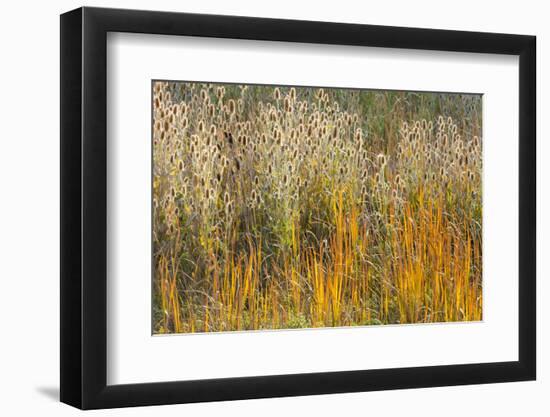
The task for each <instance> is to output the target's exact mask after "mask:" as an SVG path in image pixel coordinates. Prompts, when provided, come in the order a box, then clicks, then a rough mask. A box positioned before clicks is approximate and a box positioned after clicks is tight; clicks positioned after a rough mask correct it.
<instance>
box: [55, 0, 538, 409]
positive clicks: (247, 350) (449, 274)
mask: <svg viewBox="0 0 550 417" xmlns="http://www.w3.org/2000/svg"><path fill="white" fill-rule="evenodd" d="M535 66H536V65H535V37H532V36H524V35H508V34H490V33H474V32H458V31H446V30H431V29H414V28H398V27H383V26H370V25H355V24H341V23H326V22H310V21H291V20H274V19H264V18H251V17H234V16H214V15H197V14H183V13H167V12H150V11H134V10H115V9H98V8H87V7H85V8H80V9H77V10H74V11H71V12H68V13H66V14H63V15H62V16H61V401H63V402H65V403H67V404H70V405H73V406H75V407H79V408H82V409H93V408H111V407H124V406H139V405H155V404H173V403H187V402H200V401H218V400H236V399H247V398H262V397H277V396H297V395H312V394H326V393H342V392H353V391H371V390H387V389H400V388H420V387H434V386H445V385H461V384H480V383H495V382H506V381H523V380H532V379H535V375H536V351H535V345H536V340H535V338H536V331H535V328H536V317H535V298H536V297H535V291H536V288H535V272H536V268H535V252H536V251H535V248H536V195H535V194H536V193H535V171H536V167H535V161H536V158H535V152H536V147H535V103H536V99H535V78H536V77H535Z"/></svg>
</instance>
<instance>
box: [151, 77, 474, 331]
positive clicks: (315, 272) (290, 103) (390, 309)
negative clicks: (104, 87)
mask: <svg viewBox="0 0 550 417" xmlns="http://www.w3.org/2000/svg"><path fill="white" fill-rule="evenodd" d="M231 94H232V96H231V97H226V96H227V95H231ZM371 94H372V93H371ZM379 94H382V96H383V97H384V98H385V99H386V100H389V99H388V95H387V94H389V93H379ZM384 94H386V95H384ZM338 97H340V99H341V100H342V101H341V102H338V101H337V98H338ZM369 97H370V96H364V95H361V94H359V95H357V94H355V93H349V92H348V93H343V92H341V91H339V90H335V91H329V92H326V91H324V90H322V89H321V90H312V89H298V90H296V89H294V88H291V89H288V88H286V89H280V88H272V87H250V88H249V87H246V86H241V87H240V88H238V87H229V86H228V87H227V88H226V87H225V86H213V85H204V84H189V83H164V82H158V83H155V84H154V98H153V100H154V130H153V141H154V183H153V201H154V224H153V235H154V266H155V274H154V288H155V293H154V300H153V307H154V331H155V332H156V333H174V332H175V333H179V332H216V331H229V330H251V329H279V328H305V327H325V326H352V325H368V324H395V323H427V322H449V321H471V320H480V319H481V317H482V316H481V315H482V291H481V287H482V286H481V278H482V271H481V265H482V262H481V259H482V251H481V143H480V140H479V130H480V126H479V123H480V122H479V120H480V117H479V115H478V114H477V113H475V111H474V110H475V107H474V104H475V102H474V104H472V103H470V102H468V103H466V104H463V103H462V102H459V103H458V105H457V103H456V100H455V101H452V104H453V105H454V107H452V108H449V109H450V112H452V113H454V114H455V118H456V117H457V115H459V116H460V117H462V121H461V123H459V124H460V125H461V130H460V131H459V127H458V125H457V124H455V122H454V121H453V119H451V118H447V117H441V116H438V115H436V114H432V116H433V120H429V121H426V120H419V121H416V122H415V121H410V120H402V119H401V118H402V117H403V114H404V113H406V112H405V111H404V109H403V108H399V109H396V105H395V103H393V104H392V106H393V107H392V110H388V109H387V108H386V109H384V108H380V105H379V104H372V103H371V102H370V101H368V100H367V99H368V98H369ZM403 97H405V98H406V97H407V96H403ZM398 99H399V100H403V99H402V98H400V97H398ZM438 100H439V101H437V100H435V101H437V103H438V106H440V107H445V106H444V105H442V104H441V102H442V101H444V100H448V98H446V97H444V98H442V99H438ZM457 100H458V99H457ZM460 100H463V98H461V99H460ZM362 102H363V107H362V105H361V103H362ZM346 103H353V104H352V105H350V108H346V109H344V108H343V105H344V104H346ZM384 103H385V102H384ZM461 103H462V104H461ZM444 104H445V103H444ZM365 106H367V107H368V108H369V109H371V110H370V111H371V112H373V115H369V117H371V116H372V117H373V118H374V117H375V116H376V115H377V114H380V113H383V112H384V111H385V112H386V113H387V116H388V118H389V116H391V117H392V122H391V123H390V122H387V123H388V128H387V129H386V128H384V130H383V131H382V132H385V133H384V134H388V132H390V133H389V134H390V135H391V138H386V139H383V138H381V137H380V136H379V135H378V134H377V133H376V127H372V126H371V125H369V121H368V120H365V119H367V118H366V117H365V115H364V114H363V113H362V112H361V109H364V108H365ZM416 107H417V109H416V110H417V111H416V113H415V114H420V112H421V111H422V112H427V111H428V110H426V105H422V106H416ZM447 107H448V106H447ZM457 109H458V110H457ZM430 111H431V110H430Z"/></svg>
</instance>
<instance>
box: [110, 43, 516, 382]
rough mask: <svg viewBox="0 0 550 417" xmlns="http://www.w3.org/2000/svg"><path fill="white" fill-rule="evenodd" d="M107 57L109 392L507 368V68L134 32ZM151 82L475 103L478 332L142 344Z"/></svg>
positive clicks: (205, 338) (512, 186)
mask: <svg viewBox="0 0 550 417" xmlns="http://www.w3.org/2000/svg"><path fill="white" fill-rule="evenodd" d="M107 54H108V55H107V62H108V64H107V68H108V70H107V83H108V84H107V91H108V93H107V94H108V100H107V105H108V111H107V113H108V117H107V119H108V121H107V123H108V128H107V135H108V138H107V143H108V145H107V146H108V164H107V165H108V168H107V171H108V173H107V176H108V178H109V181H108V194H107V201H108V210H107V219H108V223H109V227H108V239H107V241H108V242H109V247H108V251H107V253H108V255H107V259H108V262H107V264H108V267H107V270H108V277H107V280H108V287H107V288H108V291H107V294H108V306H109V308H108V323H109V330H108V337H107V343H108V355H107V359H108V367H107V369H108V373H107V383H108V384H129V383H140V382H145V381H150V382H161V381H170V380H191V379H201V378H204V379H208V378H227V377H238V376H254V375H275V374H291V373H302V372H328V371H343V370H356V369H378V368H400V367H408V366H429V365H446V364H464V363H483V362H500V361H502V362H504V361H515V360H517V359H518V350H517V345H518V342H517V331H518V327H517V293H518V289H517V288H518V274H517V270H518V261H517V260H518V245H517V241H518V236H517V230H518V226H517V223H518V209H517V208H518V195H517V193H518V188H517V184H518V158H517V155H518V135H517V132H518V108H517V102H518V78H519V73H518V58H517V57H513V56H495V55H482V54H463V53H460V54H459V53H449V52H426V51H404V50H398V49H391V50H390V49H381V48H364V47H342V46H324V45H307V44H289V43H282V42H269V43H266V42H261V41H243V40H227V39H226V40H220V39H216V40H214V39H196V38H189V37H170V36H150V35H149V36H145V35H136V34H111V35H109V37H108V40H107ZM235 57H238V59H239V65H233V66H226V67H225V68H223V70H220V68H219V66H218V65H217V63H218V62H231V60H232V59H235ZM403 68H406V71H403ZM151 79H187V80H208V81H225V82H228V81H231V82H243V81H246V82H252V83H276V84H282V85H292V84H295V85H304V84H306V85H307V84H309V85H316V86H337V87H346V86H347V87H350V86H352V87H363V88H365V87H368V88H377V89H388V88H393V89H404V90H416V91H418V90H423V91H454V92H477V93H483V141H482V142H483V152H484V157H483V188H484V192H483V242H484V243H483V301H484V306H483V322H478V323H464V322H462V323H460V322H459V323H440V324H436V325H432V324H430V325H422V324H420V325H410V326H368V327H363V328H359V327H352V328H349V327H348V328H340V329H310V330H290V331H289V330H287V331H283V330H279V331H276V332H274V331H256V332H250V331H248V332H243V333H235V332H229V333H221V334H220V333H218V334H204V333H203V334H193V335H189V334H187V335H171V336H163V337H160V336H157V337H151V329H150V323H151V315H150V313H151V309H149V308H144V306H149V305H150V302H151V301H150V300H151V292H150V289H151V256H150V254H151V239H150V233H151V223H150V219H151V207H150V200H151V188H150V183H151V178H150V173H151V137H150V135H151V119H150V115H151ZM502 230H509V234H508V235H507V236H506V238H505V239H503V238H502V237H501V233H502ZM220 346H223V354H220ZM334 352H338V353H337V354H334ZM193 358H208V366H205V365H204V363H203V361H202V360H193ZM228 358H231V360H228ZM266 358H269V360H266Z"/></svg>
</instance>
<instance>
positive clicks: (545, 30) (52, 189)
mask: <svg viewBox="0 0 550 417" xmlns="http://www.w3.org/2000/svg"><path fill="white" fill-rule="evenodd" d="M264 3H265V4H264ZM87 4H88V5H98V6H110V7H127V8H132V7H133V8H142V9H148V8H149V9H150V8H155V9H164V10H174V11H190V12H203V13H221V14H241V15H251V16H254V15H255V16H269V17H286V18H296V19H313V20H327V21H342V22H355V23H372V24H385V25H398V26H419V27H434V28H444V29H464V30H482V31H495V32H511V33H525V34H535V35H537V36H538V74H539V78H538V88H537V92H538V120H539V129H538V138H539V149H538V161H539V168H538V169H539V180H538V192H539V199H538V211H539V219H538V220H539V221H538V229H539V241H538V245H539V247H538V257H539V265H538V276H539V284H538V294H539V296H538V300H539V303H538V313H539V314H538V316H539V322H538V323H539V325H538V331H539V333H538V335H539V338H538V340H539V343H538V348H539V366H538V375H539V376H538V381H537V382H527V383H508V384H498V385H484V386H467V387H451V388H435V389H423V390H404V391H388V392H377V393H358V394H344V395H326V396H315V397H303V398H290V399H289V398H287V399H271V400H254V401H238V402H232V403H211V404H197V405H180V406H169V407H155V408H151V407H148V408H141V409H126V410H115V411H113V410H111V411H100V412H96V413H94V415H119V414H120V415H128V416H134V415H138V416H148V415H155V416H157V415H181V414H184V413H187V414H188V415H193V416H198V415H229V416H232V415H235V416H237V415H239V416H244V415H284V414H290V415H298V414H299V413H308V414H316V415H327V416H329V415H335V414H339V415H342V414H345V415H348V414H349V415H355V414H360V415H365V414H371V413H372V414H381V413H387V415H400V414H401V415H404V414H406V415H408V416H414V415H422V416H432V415H433V416H440V415H442V414H444V415H446V416H463V415H471V416H477V415H500V416H502V415H505V416H506V415H510V416H512V415H520V414H525V415H534V416H543V415H548V412H549V409H550V405H549V401H548V396H547V393H548V392H549V390H550V382H549V378H550V365H549V361H548V359H547V357H548V354H547V352H548V351H549V343H550V326H549V325H548V323H547V321H548V320H549V319H550V307H549V303H543V301H544V298H543V296H544V294H547V293H548V292H549V290H550V285H549V284H548V281H547V279H546V278H547V277H548V275H549V274H550V267H549V264H548V262H547V261H546V260H545V258H546V257H547V256H548V250H549V249H550V246H549V244H550V242H549V240H548V239H549V238H550V220H548V217H546V216H542V215H541V214H540V213H544V212H548V211H550V201H549V197H550V194H549V193H550V191H549V190H548V187H547V186H546V184H547V183H548V180H549V179H550V167H549V166H548V164H547V165H546V166H542V161H547V160H548V157H550V149H549V147H548V144H547V143H543V141H542V138H543V137H544V136H548V134H549V130H548V127H547V125H546V126H545V125H543V123H542V122H543V120H542V115H543V114H545V113H547V111H548V110H547V109H548V105H547V104H548V98H549V97H550V90H549V87H548V83H547V82H545V81H544V80H541V78H542V77H540V75H542V74H543V71H544V70H546V72H548V70H547V67H548V59H549V57H550V50H549V48H548V41H549V39H550V27H548V25H547V21H546V16H547V15H548V11H546V10H543V7H544V2H540V1H529V0H525V1H522V2H511V3H509V4H508V3H506V2H502V1H500V2H494V3H487V4H486V3H481V2H478V1H469V0H464V1H460V2H453V3H448V4H446V5H444V6H443V5H441V2H439V1H414V2H410V1H401V2H398V1H387V2H377V3H376V4H369V3H367V2H362V3H359V2H351V1H344V0H340V1H338V2H320V1H315V2H312V3H307V2H305V1H304V2H297V1H296V0H294V1H292V0H290V1H283V0H280V1H277V2H269V3H267V2H257V1H239V0H232V1H231V2H224V1H221V0H220V1H208V0H202V1H200V2H192V3H191V2H189V3H185V4H183V3H182V2H181V1H180V2H178V1H162V0H159V1H155V2H146V1H137V0H134V1H119V2H113V1H111V2H109V1H103V2H96V1H89V2H88V3H87ZM80 5H81V4H80V3H77V2H73V1H58V2H57V3H56V4H47V3H46V2H44V4H43V3H42V2H20V3H19V4H16V3H15V2H12V3H9V4H7V5H4V8H3V10H2V22H1V23H2V24H1V25H0V28H1V29H0V30H1V31H2V33H1V35H2V36H1V37H0V39H1V41H0V42H1V45H2V65H1V66H0V71H1V74H2V80H3V81H4V85H3V86H2V87H3V88H2V89H1V90H0V92H1V95H2V99H1V100H0V106H1V109H0V115H1V116H0V121H1V122H2V128H3V129H2V145H3V146H2V151H1V153H0V158H1V159H0V181H1V185H2V197H3V198H2V204H1V205H0V211H1V213H0V231H1V245H2V247H1V248H0V249H1V251H0V253H2V258H1V260H2V262H1V263H0V268H1V269H0V277H1V279H2V282H3V284H4V285H3V287H2V290H3V291H2V301H1V302H0V317H1V319H0V320H2V321H1V324H2V329H3V337H2V342H1V343H0V371H1V375H2V376H1V378H0V381H1V382H0V392H1V393H2V394H1V395H2V401H1V403H0V410H1V411H2V413H3V414H5V415H28V414H30V415H32V414H38V413H40V415H61V416H63V415H75V414H76V413H77V411H75V410H74V409H71V408H70V407H68V406H65V405H61V404H58V403H57V395H58V377H59V372H58V367H59V361H58V349H59V343H58V338H59V325H58V311H59V296H58V293H59V290H58V276H59V249H58V246H59V232H58V230H59V221H58V213H59V186H58V183H59V168H58V165H59V139H58V138H59V110H58V109H59V101H58V96H59V93H58V91H59V52H58V51H59V46H58V41H59V24H58V23H59V20H58V14H59V13H61V12H63V11H66V10H68V9H71V8H75V7H78V6H80ZM544 188H546V190H545V189H544ZM222 413H223V414H222Z"/></svg>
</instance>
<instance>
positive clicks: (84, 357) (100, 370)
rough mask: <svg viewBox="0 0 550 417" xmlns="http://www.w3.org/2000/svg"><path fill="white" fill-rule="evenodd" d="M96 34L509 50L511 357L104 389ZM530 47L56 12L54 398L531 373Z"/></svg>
mask: <svg viewBox="0 0 550 417" xmlns="http://www.w3.org/2000/svg"><path fill="white" fill-rule="evenodd" d="M108 32H131V33H147V34H162V35H175V36H177V35H186V36H198V37H216V38H235V39H254V40H266V41H286V42H305V43H320V44H333V45H358V46H371V47H381V48H403V49H420V50H440V51H456V52H475V53H489V54H506V55H516V56H519V103H518V108H519V132H518V137H519V155H518V158H519V271H518V272H519V293H518V297H519V360H518V361H513V362H496V363H477V364H467V365H445V366H427V367H426V366H424V367H411V368H397V369H375V370H356V371H343V372H326V373H309V374H292V375H273V376H255V377H240V378H226V379H209V380H198V381H176V382H162V383H141V384H132V385H112V386H109V385H107V383H106V375H107V331H106V330H107V308H106V307H107V303H106V300H107V260H106V257H107V253H106V247H107V139H106V127H107V111H106V95H107V91H106V90H107V87H106V86H107V73H106V59H107V58H106V55H107V54H106V46H107V42H106V39H107V33H108ZM535 45H536V38H535V37H534V36H523V35H509V34H493V33H478V32H460V31H448V30H431V29H414V28H402V27H385V26H371V25H357V24H340V23H322V22H311V21H293V20H276V19H264V18H251V17H233V16H216V15H199V14H184V13H169V12H151V11H135V10H119V9H102V8H88V7H84V8H80V9H77V10H74V11H71V12H68V13H65V14H63V15H61V53H60V57H61V92H60V93H61V310H60V314H61V401H62V402H64V403H67V404H70V405H72V406H75V407H78V408H81V409H95V408H111V407H123V406H143V405H155V404H174V403H190V402H202V401H218V400H237V399H250V398H264V397H282V396H298V395H313V394H327V393H343V392H357V391H376V390H388V389H402V388H421V387H434V386H449V385H463V384H481V383H496V382H506V381H525V380H533V379H535V375H536V314H535V311H536V305H535V300H536V297H535V294H536V263H535V261H536V259H535V257H536V144H535V142H536V141H535V122H536V120H535V107H536V96H535V94H536V92H535V87H536V81H535V80H536V77H535V75H536V72H535V71H536V69H535V67H536V65H535V63H536V52H535V51H536V46H535Z"/></svg>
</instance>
